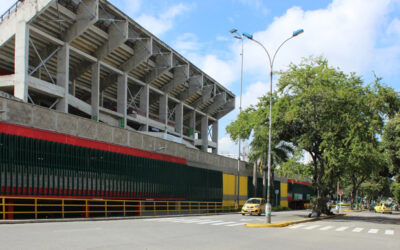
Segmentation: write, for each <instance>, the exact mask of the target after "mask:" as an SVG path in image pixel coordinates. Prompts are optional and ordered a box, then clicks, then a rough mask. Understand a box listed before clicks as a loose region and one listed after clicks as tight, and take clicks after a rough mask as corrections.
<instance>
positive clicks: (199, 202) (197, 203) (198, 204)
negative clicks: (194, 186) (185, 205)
mask: <svg viewBox="0 0 400 250" xmlns="http://www.w3.org/2000/svg"><path fill="white" fill-rule="evenodd" d="M197 205H198V206H199V213H200V212H201V211H200V201H199V202H198V203H197Z"/></svg>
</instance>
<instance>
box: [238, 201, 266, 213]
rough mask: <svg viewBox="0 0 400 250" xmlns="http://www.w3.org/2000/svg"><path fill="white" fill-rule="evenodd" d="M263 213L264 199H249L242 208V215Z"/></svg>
mask: <svg viewBox="0 0 400 250" xmlns="http://www.w3.org/2000/svg"><path fill="white" fill-rule="evenodd" d="M262 213H265V199H263V198H250V199H248V200H247V201H246V203H244V205H243V207H242V212H241V214H242V215H245V214H249V215H253V214H256V215H261V214H262Z"/></svg>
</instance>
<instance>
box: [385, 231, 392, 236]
mask: <svg viewBox="0 0 400 250" xmlns="http://www.w3.org/2000/svg"><path fill="white" fill-rule="evenodd" d="M385 234H389V235H393V234H394V231H393V230H385Z"/></svg>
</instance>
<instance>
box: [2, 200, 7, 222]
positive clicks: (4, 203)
mask: <svg viewBox="0 0 400 250" xmlns="http://www.w3.org/2000/svg"><path fill="white" fill-rule="evenodd" d="M2 201H3V220H5V219H6V198H4V197H3V198H2Z"/></svg>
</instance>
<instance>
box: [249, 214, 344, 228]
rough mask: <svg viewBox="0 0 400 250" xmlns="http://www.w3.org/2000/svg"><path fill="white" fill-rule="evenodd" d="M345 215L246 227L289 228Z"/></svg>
mask: <svg viewBox="0 0 400 250" xmlns="http://www.w3.org/2000/svg"><path fill="white" fill-rule="evenodd" d="M345 215H346V214H335V215H330V216H325V217H316V218H311V219H304V220H298V221H286V222H281V223H275V224H246V227H287V226H289V225H294V224H300V223H306V222H311V221H318V220H325V219H332V218H336V217H340V216H345Z"/></svg>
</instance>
